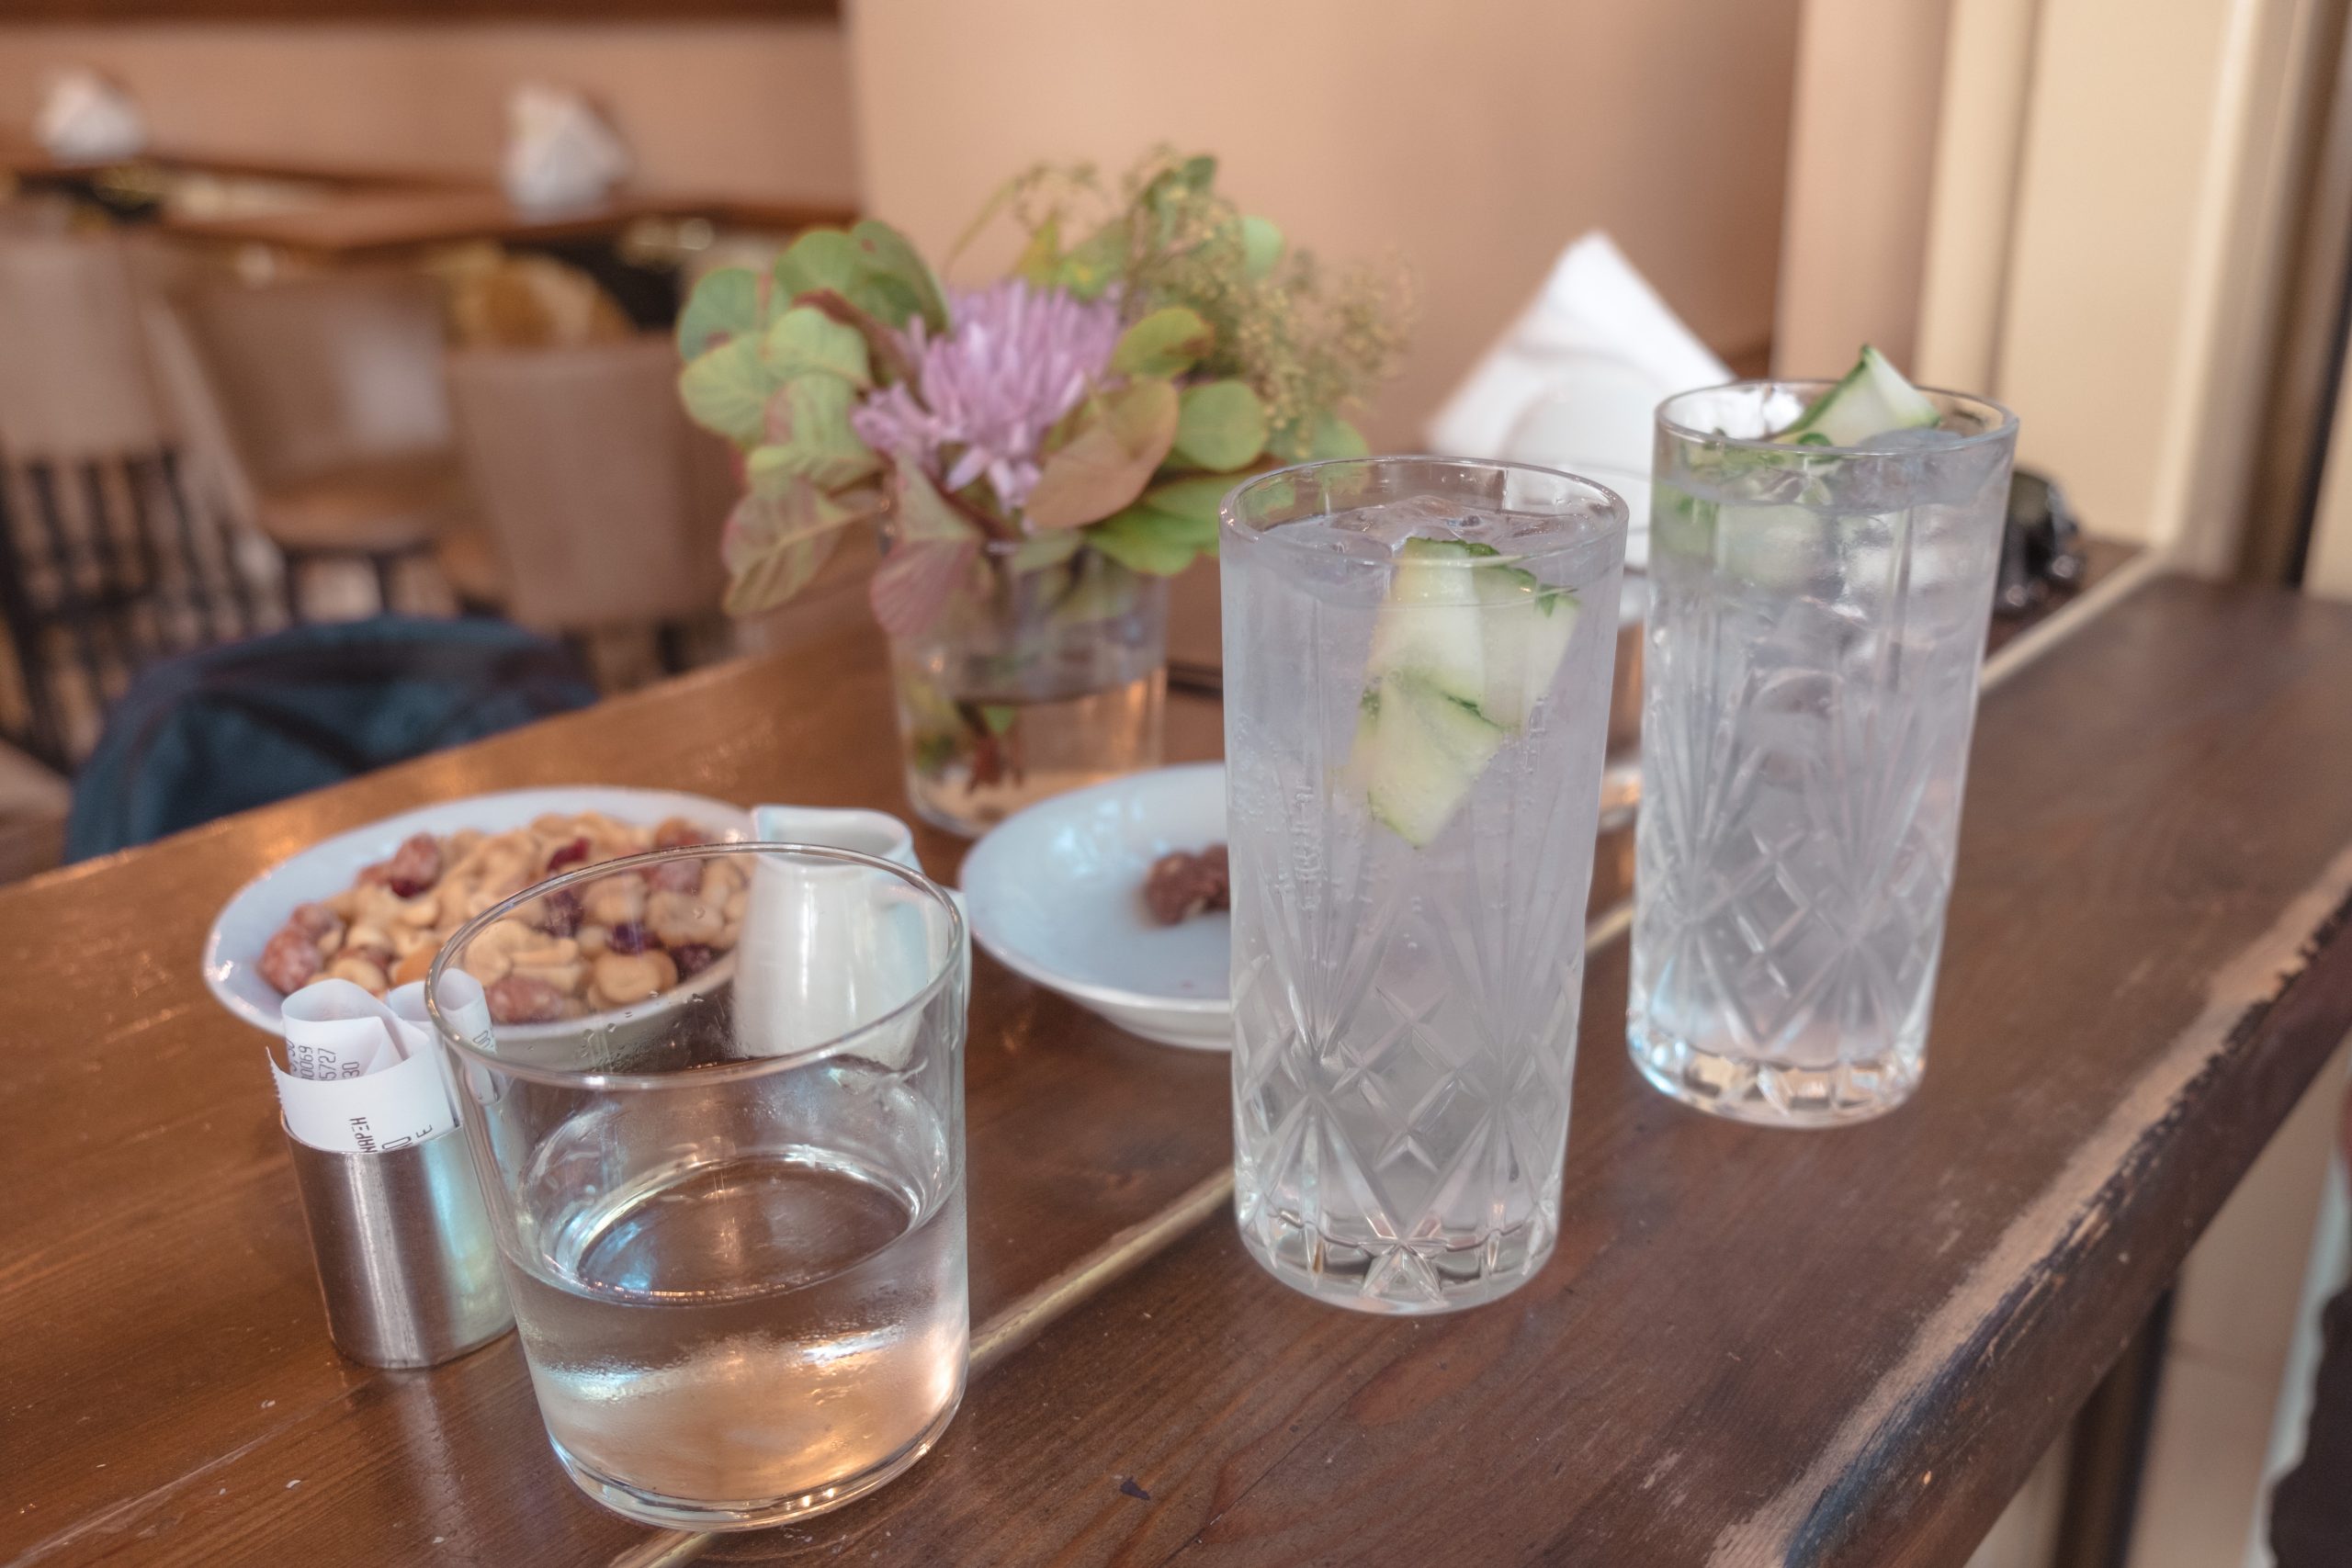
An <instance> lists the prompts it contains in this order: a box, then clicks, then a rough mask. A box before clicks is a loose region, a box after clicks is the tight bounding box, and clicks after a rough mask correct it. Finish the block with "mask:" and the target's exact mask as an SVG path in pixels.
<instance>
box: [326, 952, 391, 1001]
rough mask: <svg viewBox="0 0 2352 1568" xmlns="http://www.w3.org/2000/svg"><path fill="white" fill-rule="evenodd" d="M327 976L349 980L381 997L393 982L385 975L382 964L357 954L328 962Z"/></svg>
mask: <svg viewBox="0 0 2352 1568" xmlns="http://www.w3.org/2000/svg"><path fill="white" fill-rule="evenodd" d="M327 978H328V979H330V980H348V981H350V982H351V983H352V984H353V985H355V986H357V987H360V989H362V990H364V991H368V992H370V993H371V994H373V995H375V996H379V997H380V996H382V995H383V994H384V993H385V992H386V991H389V990H390V989H391V982H390V980H389V979H388V978H387V977H386V976H385V974H384V971H383V969H382V968H381V966H379V964H376V963H375V961H374V960H372V959H367V958H360V957H356V956H352V957H345V958H338V959H336V960H335V961H334V963H333V964H328V965H327Z"/></svg>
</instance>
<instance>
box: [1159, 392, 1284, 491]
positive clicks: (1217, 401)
mask: <svg viewBox="0 0 2352 1568" xmlns="http://www.w3.org/2000/svg"><path fill="white" fill-rule="evenodd" d="M1265 449H1266V405H1265V404H1264V403H1261V402H1260V401H1259V400H1258V394H1257V393H1255V392H1253V391H1251V390H1250V388H1249V386H1248V384H1247V383H1245V382H1241V381H1234V380H1225V381H1207V382H1204V383H1202V384H1201V385H1200V386H1197V387H1187V388H1185V389H1184V392H1183V396H1182V400H1181V402H1180V404H1179V406H1178V409H1177V412H1176V443H1175V454H1176V456H1177V457H1179V458H1181V459H1182V460H1183V461H1184V462H1186V463H1189V464H1191V465H1192V466H1193V467H1194V468H1207V469H1210V470H1211V471H1213V472H1216V473H1229V472H1231V471H1232V470H1233V469H1235V468H1241V467H1242V466H1244V465H1245V464H1248V463H1251V462H1254V461H1256V460H1257V457H1258V454H1259V453H1261V452H1263V451H1264V450H1265Z"/></svg>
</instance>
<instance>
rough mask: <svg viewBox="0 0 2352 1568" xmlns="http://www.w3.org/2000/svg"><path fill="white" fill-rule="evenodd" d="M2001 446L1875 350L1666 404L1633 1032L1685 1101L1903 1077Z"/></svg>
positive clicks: (1847, 1109)
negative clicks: (1832, 378) (1819, 370)
mask: <svg viewBox="0 0 2352 1568" xmlns="http://www.w3.org/2000/svg"><path fill="white" fill-rule="evenodd" d="M2016 441H2017V421H2016V419H2015V418H2014V417H2013V416H2012V415H2010V413H2009V412H2007V410H2006V409H2003V408H2000V407H1998V406H1997V405H1996V404H1993V403H1990V402H1986V401H1985V400H1982V399H1978V398H1970V397H1962V396H1959V395H1956V394H1951V393H1944V392H1933V391H1922V390H1919V389H1914V388H1912V387H1911V386H1909V385H1908V384H1907V383H1905V381H1904V380H1903V378H1901V377H1900V376H1899V375H1897V374H1896V373H1895V372H1894V367H1892V366H1889V365H1888V364H1887V363H1886V362H1885V361H1884V360H1883V358H1880V357H1879V356H1878V355H1876V354H1875V353H1874V352H1870V351H1866V352H1865V354H1864V355H1863V360H1862V363H1861V364H1860V365H1859V366H1858V367H1856V369H1855V371H1854V373H1853V374H1851V375H1849V376H1848V377H1847V378H1845V379H1843V380H1841V381H1838V382H1837V383H1834V384H1824V383H1802V382H1746V383H1741V384H1739V385H1736V386H1729V387H1720V388H1714V389H1709V390H1705V391H1697V392H1689V393H1685V394H1683V395H1681V396H1679V397H1676V398H1672V399H1669V400H1668V401H1667V402H1666V403H1664V404H1663V405H1661V406H1660V408H1659V410H1658V414H1657V463H1656V470H1655V479H1656V485H1655V489H1654V491H1653V498H1654V499H1653V513H1652V519H1651V526H1650V582H1651V589H1652V594H1653V600H1652V604H1651V608H1650V619H1649V634H1648V647H1647V649H1646V660H1647V667H1646V671H1645V681H1646V691H1645V699H1644V712H1643V720H1642V804H1641V815H1640V819H1639V826H1638V828H1637V829H1636V831H1635V840H1636V852H1635V853H1636V871H1635V914H1634V945H1633V986H1632V992H1631V996H1630V999H1629V1004H1628V1007H1629V1015H1630V1021H1629V1026H1628V1041H1629V1044H1630V1048H1631V1050H1632V1053H1633V1056H1634V1063H1635V1064H1636V1066H1639V1067H1640V1069H1641V1071H1642V1072H1643V1074H1644V1075H1645V1076H1646V1077H1648V1078H1649V1080H1650V1082H1652V1083H1653V1084H1655V1085H1656V1086H1657V1088H1659V1089H1663V1090H1664V1091H1665V1092H1667V1093H1668V1094H1670V1095H1672V1096H1674V1097H1675V1098H1676V1099H1678V1100H1683V1101H1685V1102H1687V1103H1689V1104H1691V1105H1694V1106H1697V1107H1699V1108H1700V1109H1702V1110H1704V1111H1712V1112H1713V1113H1715V1114H1717V1115H1722V1116H1729V1117H1736V1118H1738V1119H1740V1120H1743V1121H1748V1122H1767V1123H1773V1124H1778V1125H1783V1126H1822V1125H1830V1124H1835V1123H1838V1122H1849V1121H1854V1120H1858V1119H1860V1118H1864V1117H1869V1116H1875V1115H1878V1114H1880V1113H1881V1112H1883V1111H1887V1110H1890V1109H1891V1108H1893V1107H1894V1106H1896V1105H1898V1104H1900V1103H1902V1101H1903V1100H1905V1098H1906V1097H1907V1096H1908V1095H1909V1094H1910V1093H1911V1091H1912V1090H1913V1089H1915V1088H1916V1087H1917V1084H1918V1082H1919V1079H1920V1075H1921V1072H1922V1071H1923V1069H1924V1067H1925V1064H1926V1051H1927V1037H1928V1008H1929V1004H1930V1001H1931V1000H1932V998H1933V996H1934V992H1935V977H1936V961H1937V956H1938V953H1939V951H1940V949H1941V946H1942V942H1943V929H1944V908H1945V904H1946V901H1947V899H1948V898H1949V897H1950V895H1951V877H1952V860H1953V851H1954V846H1955V843H1956V841H1957V838H1958V834H1959V829H1960V806H1961V786H1962V777H1963V774H1964V773H1965V769H1966V763H1967V760H1968V740H1969V731H1970V728H1971V726H1972V724H1973V720H1974V717H1975V711H1976V681H1977V669H1978V666H1979V664H1980V663H1981V661H1982V660H1983V656H1984V648H1985V626H1986V620H1987V617H1988V615H1989V613H1990V609H1991V604H1992V595H1993V586H1994V580H1995V577H1996V570H1997V568H1998V565H1999V561H2000V553H2001V533H2002V524H2003V519H2004V516H2005V514H2006V503H2007V496H2008V481H2009V463H2010V457H2011V453H2012V450H2013V448H2014V447H2015V446H2016Z"/></svg>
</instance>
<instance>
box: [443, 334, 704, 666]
mask: <svg viewBox="0 0 2352 1568" xmlns="http://www.w3.org/2000/svg"><path fill="white" fill-rule="evenodd" d="M677 376H678V357H677V350H676V349H675V348H673V346H672V345H671V343H670V340H669V338H668V337H666V336H656V335H651V334H647V335H642V336H637V337H632V338H628V339H626V340H624V341H621V342H618V343H598V344H581V345H578V346H574V347H566V348H537V349H466V350H462V351H458V352H455V353H452V354H451V355H449V359H448V378H449V390H450V400H451V404H452V407H453V408H454V409H455V411H456V414H457V424H458V445H459V447H460V449H461V450H462V451H463V452H464V454H465V466H466V472H467V475H468V477H469V479H470V480H471V483H472V489H473V491H474V494H475V497H476V499H477V501H478V502H479V503H480V505H481V509H482V514H483V517H484V519H485V521H486V522H487V523H488V525H489V530H488V531H489V534H490V536H491V538H492V541H493V543H494V544H495V545H496V547H497V550H498V554H499V557H500V558H501V561H502V562H503V567H504V570H505V573H506V580H507V599H506V609H507V614H508V615H511V616H513V617H514V618H515V620H517V621H519V622H521V623H522V624H523V625H525V626H533V627H537V628H538V629H540V630H543V631H550V632H557V633H562V634H570V635H584V634H588V633H593V632H596V631H600V630H605V629H610V628H619V627H643V626H654V627H662V626H675V625H677V624H679V623H682V622H686V621H690V620H693V619H695V618H696V617H699V616H704V615H708V614H709V613H710V612H711V611H712V610H714V609H715V608H716V607H717V606H718V602H719V597H720V594H721V593H722V592H723V591H724V589H725V584H726V574H725V572H724V570H722V569H721V567H720V565H719V561H718V535H719V529H720V527H721V525H723V524H724V523H725V521H726V516H727V512H728V509H729V505H730V504H731V503H732V501H733V496H734V491H735V482H734V478H733V475H732V472H731V470H730V468H729V462H728V454H727V449H726V446H725V445H724V444H723V443H721V442H720V441H719V440H718V438H717V437H716V436H713V435H710V434H707V433H705V432H703V431H700V430H697V429H695V427H694V426H693V425H692V424H691V423H688V421H687V419H686V417H685V414H684V411H683V410H681V409H680V407H679V405H678V393H677Z"/></svg>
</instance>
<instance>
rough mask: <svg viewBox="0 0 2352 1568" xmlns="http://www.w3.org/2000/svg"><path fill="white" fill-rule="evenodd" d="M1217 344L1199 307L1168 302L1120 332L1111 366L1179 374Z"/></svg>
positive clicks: (1128, 371) (1130, 372)
mask: <svg viewBox="0 0 2352 1568" xmlns="http://www.w3.org/2000/svg"><path fill="white" fill-rule="evenodd" d="M1215 346H1216V333H1214V332H1212V331H1210V330H1209V324H1208V323H1207V322H1206V321H1203V320H1201V318H1200V313H1199V312H1198V311H1196V310H1188V309H1186V308H1185V307H1184V306H1182V305H1169V306H1165V307H1163V308H1162V309H1160V310H1154V311H1153V312H1152V313H1151V314H1149V315H1148V316H1146V317H1145V318H1144V319H1143V320H1141V321H1137V322H1136V324H1135V325H1133V326H1131V327H1129V328H1128V329H1127V330H1126V331H1125V332H1124V333H1120V334H1119V345H1118V347H1116V348H1114V349H1113V350H1112V351H1111V368H1112V369H1113V370H1114V371H1116V372H1118V373H1119V374H1120V375H1122V376H1181V375H1182V374H1183V373H1184V372H1185V371H1187V370H1190V369H1191V368H1192V367H1193V365H1194V364H1195V363H1197V362H1198V361H1199V360H1200V359H1201V358H1202V356H1203V355H1206V354H1207V353H1208V351H1209V350H1210V349H1211V348H1213V347H1215Z"/></svg>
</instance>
